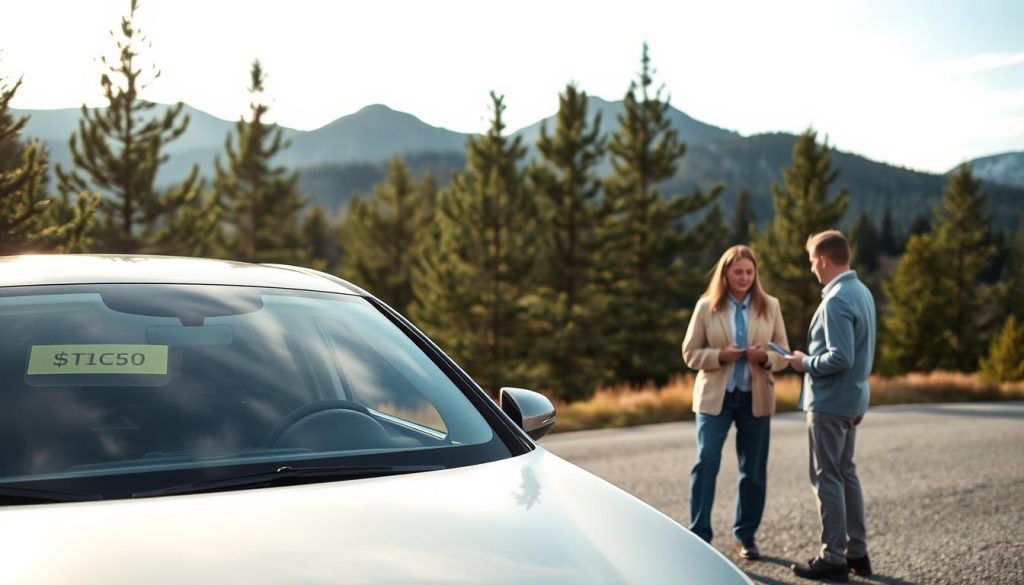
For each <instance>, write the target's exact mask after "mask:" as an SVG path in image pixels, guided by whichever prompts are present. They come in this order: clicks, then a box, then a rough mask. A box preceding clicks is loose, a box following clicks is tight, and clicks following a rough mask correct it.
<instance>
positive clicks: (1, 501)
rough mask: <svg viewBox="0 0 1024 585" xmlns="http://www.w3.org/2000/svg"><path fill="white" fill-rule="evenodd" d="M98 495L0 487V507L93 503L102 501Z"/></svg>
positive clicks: (101, 497) (8, 486)
mask: <svg viewBox="0 0 1024 585" xmlns="http://www.w3.org/2000/svg"><path fill="white" fill-rule="evenodd" d="M102 499H103V496H101V495H99V494H80V493H77V492H61V491H56V490H44V489H39V488H30V487H21V486H13V485H0V505H16V504H49V503H53V502H94V501H97V500H102Z"/></svg>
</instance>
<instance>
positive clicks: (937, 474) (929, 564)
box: [541, 402, 1024, 584]
mask: <svg viewBox="0 0 1024 585" xmlns="http://www.w3.org/2000/svg"><path fill="white" fill-rule="evenodd" d="M556 424H557V423H556ZM734 433H735V431H732V432H730V434H729V442H728V444H727V445H726V449H725V454H724V456H723V461H722V469H721V472H720V473H719V476H718V486H717V490H716V494H715V511H714V517H713V528H714V530H715V539H714V542H713V545H714V546H715V547H716V548H717V549H718V550H720V551H722V552H723V553H724V554H725V555H726V556H728V557H729V558H730V559H732V560H733V562H735V563H736V564H737V565H738V566H739V567H740V568H741V569H743V570H744V571H746V573H747V574H748V575H749V576H750V577H751V579H753V580H754V581H755V582H757V583H809V581H804V580H802V579H799V578H797V577H795V576H793V575H792V573H791V572H790V570H789V566H790V564H791V563H793V562H796V561H806V560H807V559H809V558H810V557H812V556H814V554H815V553H816V552H817V543H818V534H819V529H818V517H817V512H816V509H815V503H814V496H813V493H812V492H811V488H810V483H809V481H808V463H807V430H806V425H805V422H804V418H803V415H802V413H785V414H781V415H777V416H775V417H774V418H773V420H772V437H771V453H770V456H769V463H768V501H767V506H766V509H765V514H764V519H763V520H762V523H761V528H760V531H759V533H758V542H759V545H760V547H761V553H762V555H764V558H763V560H761V561H759V562H752V561H746V560H743V559H741V558H739V556H738V555H737V554H736V551H735V550H734V546H733V540H732V537H731V535H730V529H731V525H732V517H733V510H734V509H735V504H736V495H735V490H736V475H737V474H736V457H735V450H734V441H733V437H734ZM541 444H542V445H543V446H544V447H545V448H546V449H548V450H549V451H551V452H552V453H555V454H557V455H559V456H561V457H563V458H565V459H568V460H570V461H572V462H574V463H576V464H577V465H579V466H581V467H583V468H585V469H587V470H589V471H591V472H592V473H594V474H596V475H598V476H601V477H603V478H605V479H607V480H608V481H610V482H612V483H614V484H615V485H617V486H619V487H621V488H622V489H624V490H626V491H628V492H630V493H632V494H633V495H635V496H637V497H638V498H640V499H641V500H644V501H645V502H647V503H648V504H650V505H652V506H654V507H655V508H657V509H659V510H661V511H662V512H664V513H665V514H667V515H668V516H670V517H672V518H673V519H675V520H676V521H677V522H679V523H681V524H683V525H684V526H685V525H686V524H688V522H689V494H688V489H689V487H688V486H689V473H690V466H691V465H692V463H693V460H694V451H695V439H694V424H693V423H692V422H680V423H668V424H660V425H649V426H642V427H634V428H629V429H616V430H600V431H582V432H574V433H562V434H554V435H550V436H548V437H546V438H544V439H543V440H542V441H541ZM855 461H856V462H857V468H858V471H859V474H860V479H861V483H862V485H863V489H864V494H865V500H866V503H865V507H866V513H867V522H868V547H869V551H870V556H871V561H872V565H873V566H874V570H875V575H874V576H872V577H869V578H860V577H854V578H852V579H851V581H852V582H859V583H893V584H904V583H907V584H910V583H912V584H919V583H950V584H954V583H955V584H962V583H985V584H999V583H1007V584H1010V583H1012V584H1022V583H1024V403H1021V402H1013V403H1006V402H1004V403H987V404H943V405H914V406H896V407H885V408H876V409H872V410H871V411H870V412H869V413H868V415H867V417H866V418H865V419H864V422H863V423H862V424H861V427H860V431H859V434H858V437H857V454H856V456H855Z"/></svg>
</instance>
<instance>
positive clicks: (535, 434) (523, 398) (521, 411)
mask: <svg viewBox="0 0 1024 585" xmlns="http://www.w3.org/2000/svg"><path fill="white" fill-rule="evenodd" d="M498 404H499V405H500V406H501V410H503V411H504V412H505V414H507V415H508V416H509V418H511V419H512V420H513V422H515V423H516V424H517V425H519V427H520V428H521V429H523V430H524V431H526V434H528V435H530V437H531V438H532V439H533V440H535V441H536V440H538V439H540V438H541V437H543V436H544V435H546V434H548V431H550V430H551V427H553V426H554V425H555V406H554V405H553V404H551V401H550V400H548V399H547V397H546V396H544V395H543V394H540V393H539V392H534V391H533V390H526V389H525V388H508V387H506V388H502V389H501V392H500V394H499V397H498Z"/></svg>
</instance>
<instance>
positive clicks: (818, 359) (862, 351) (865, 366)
mask: <svg viewBox="0 0 1024 585" xmlns="http://www.w3.org/2000/svg"><path fill="white" fill-rule="evenodd" d="M821 296H822V299H821V304H820V305H818V310H817V311H815V313H814V317H813V318H812V319H811V325H810V327H809V328H808V330H807V357H805V358H804V359H803V366H804V371H805V372H807V373H806V374H804V383H803V388H802V389H801V392H800V408H801V409H802V410H813V411H817V412H827V413H829V414H837V415H840V416H848V417H851V418H854V417H857V416H860V415H862V414H864V413H865V412H867V410H868V398H869V396H870V390H869V389H868V375H869V374H870V373H871V367H872V365H873V363H874V356H875V299H874V298H873V297H872V296H871V291H869V290H868V287H866V286H864V283H862V282H861V281H860V280H859V279H858V278H857V273H856V272H853V271H852V270H851V271H849V272H844V273H843V274H841V275H839V276H838V277H836V278H835V280H833V281H832V282H830V283H828V285H826V286H825V288H824V289H822V291H821Z"/></svg>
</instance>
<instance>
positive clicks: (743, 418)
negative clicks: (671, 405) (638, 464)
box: [690, 391, 771, 542]
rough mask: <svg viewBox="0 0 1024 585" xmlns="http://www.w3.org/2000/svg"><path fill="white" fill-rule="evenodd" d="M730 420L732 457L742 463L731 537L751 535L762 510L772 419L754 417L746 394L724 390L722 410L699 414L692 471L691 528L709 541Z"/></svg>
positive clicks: (739, 538)
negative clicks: (733, 434) (733, 428)
mask: <svg viewBox="0 0 1024 585" xmlns="http://www.w3.org/2000/svg"><path fill="white" fill-rule="evenodd" d="M733 423H736V458H737V459H738V460H739V466H740V475H739V481H738V482H737V486H736V489H737V492H738V493H737V496H738V497H737V498H736V520H735V522H734V524H733V528H732V535H733V538H735V539H736V540H745V539H747V538H753V537H754V534H755V533H756V532H757V527H758V526H759V525H760V524H761V515H762V513H763V512H764V501H765V488H766V487H767V476H768V438H769V436H770V434H771V417H770V416H764V417H755V416H754V414H753V411H752V407H751V395H750V393H749V392H740V391H733V392H728V393H726V395H725V401H724V403H723V404H722V412H721V413H720V414H717V415H710V414H701V413H697V461H696V463H694V464H693V469H692V470H691V471H690V530H692V531H693V532H694V533H695V534H697V536H700V537H701V538H703V539H704V540H706V541H708V542H711V538H712V536H713V534H712V532H711V508H712V504H714V502H715V480H716V479H717V478H718V468H719V467H720V465H721V463H722V446H723V445H725V437H726V436H727V435H728V434H729V427H731V426H732V425H733Z"/></svg>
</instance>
